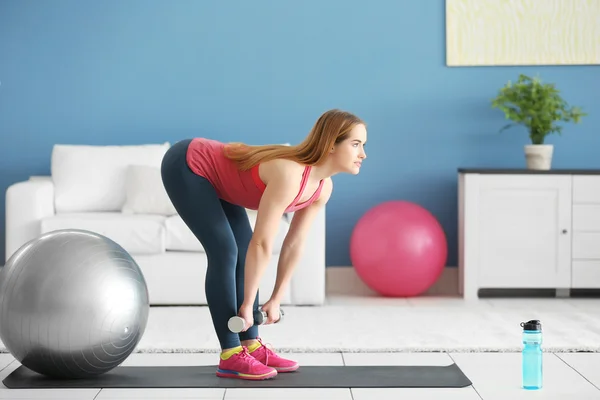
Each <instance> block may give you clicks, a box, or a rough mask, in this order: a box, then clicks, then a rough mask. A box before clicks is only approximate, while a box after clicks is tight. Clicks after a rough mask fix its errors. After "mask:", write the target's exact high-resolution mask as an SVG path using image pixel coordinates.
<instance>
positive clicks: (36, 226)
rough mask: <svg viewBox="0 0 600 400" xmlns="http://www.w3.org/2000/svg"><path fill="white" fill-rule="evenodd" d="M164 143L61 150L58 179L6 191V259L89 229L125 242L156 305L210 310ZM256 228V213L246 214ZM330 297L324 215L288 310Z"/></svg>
mask: <svg viewBox="0 0 600 400" xmlns="http://www.w3.org/2000/svg"><path fill="white" fill-rule="evenodd" d="M169 146H170V145H169V143H165V144H162V145H152V144H150V145H131V146H86V145H55V146H54V148H53V150H52V157H51V175H50V176H46V177H30V178H29V179H28V180H26V181H22V182H17V183H15V184H13V185H11V186H10V187H9V188H8V189H7V191H6V259H8V258H9V257H10V256H11V255H12V254H13V253H14V252H15V251H16V250H17V249H18V248H19V247H20V246H22V245H23V244H24V243H26V242H27V241H29V240H31V239H33V238H35V237H37V236H38V235H40V234H43V233H46V232H50V231H54V230H58V229H65V228H78V229H86V230H90V231H93V232H97V233H99V234H102V235H105V236H107V237H108V238H110V239H112V240H114V241H115V242H117V243H119V244H120V245H121V246H122V247H123V248H124V249H125V250H127V251H128V252H129V253H130V254H131V256H132V257H133V258H134V259H135V260H136V262H137V263H138V265H139V266H140V268H141V270H142V272H143V274H144V277H145V279H146V282H147V284H148V290H149V293H150V303H151V305H205V304H206V297H205V292H204V278H205V274H206V266H207V259H206V254H205V253H204V249H203V248H202V246H201V244H200V243H199V241H198V240H197V239H196V238H195V237H194V236H193V234H192V233H191V231H190V230H189V229H188V228H187V226H186V225H185V224H184V223H183V221H182V220H181V218H180V217H179V216H178V215H177V214H176V213H175V210H174V209H173V207H172V204H171V202H170V200H169V199H168V197H167V195H166V192H165V191H164V187H163V185H162V182H161V179H160V162H161V160H162V157H163V155H164V153H165V152H166V150H167V149H168V148H169ZM247 212H248V215H249V218H250V222H251V225H252V226H253V227H254V222H255V219H256V212H255V211H252V210H247ZM292 217H293V215H291V214H286V215H284V216H283V218H282V220H281V225H280V230H279V235H278V237H277V239H276V243H275V246H274V250H273V256H272V257H271V262H270V264H269V266H268V269H267V271H266V272H265V275H264V277H263V280H262V283H261V285H260V288H259V293H260V297H259V299H260V302H261V303H264V302H265V301H266V300H267V299H268V298H269V296H270V295H271V293H272V290H273V287H274V284H275V278H276V272H277V262H278V255H279V252H280V249H281V245H282V242H283V239H284V237H285V234H286V233H287V231H288V229H289V223H290V221H291V218H292ZM324 299H325V211H323V212H322V213H320V215H319V216H318V217H317V219H316V221H315V223H314V225H313V227H312V230H311V232H310V233H309V235H308V242H307V244H306V248H305V252H304V256H303V257H302V259H301V260H300V263H299V265H298V266H297V268H296V270H295V273H294V276H293V278H292V281H291V283H290V286H289V287H288V290H287V291H286V294H285V297H284V298H283V300H282V304H285V305H320V304H323V302H324Z"/></svg>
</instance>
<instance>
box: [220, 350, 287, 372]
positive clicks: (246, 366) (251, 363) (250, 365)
mask: <svg viewBox="0 0 600 400" xmlns="http://www.w3.org/2000/svg"><path fill="white" fill-rule="evenodd" d="M219 360H220V361H219V367H218V369H217V376H218V377H220V378H237V379H249V380H263V379H270V378H273V377H275V376H276V375H277V370H275V369H274V368H271V367H268V366H266V365H264V364H262V363H261V362H259V361H258V360H256V359H255V358H254V357H252V356H250V354H249V353H248V349H247V348H246V347H243V350H242V351H240V352H239V353H237V354H234V355H232V356H231V357H229V358H228V359H227V360H223V359H222V358H220V357H219Z"/></svg>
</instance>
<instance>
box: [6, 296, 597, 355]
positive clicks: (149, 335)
mask: <svg viewBox="0 0 600 400" xmlns="http://www.w3.org/2000/svg"><path fill="white" fill-rule="evenodd" d="M365 303H366V304H343V305H326V306H321V307H289V306H288V307H282V308H284V309H285V313H286V317H285V320H284V321H283V322H282V323H280V324H275V325H269V326H263V327H260V328H259V332H260V335H261V336H262V338H263V339H264V341H265V342H267V343H270V344H271V345H272V346H273V347H274V348H275V349H276V350H278V351H280V352H309V353H314V352H514V351H521V348H522V347H521V346H522V345H521V334H522V328H521V327H520V325H519V324H520V323H521V322H522V321H527V320H529V319H539V320H541V321H542V324H543V340H544V343H543V348H544V350H545V351H549V352H575V351H591V352H600V317H599V316H598V313H597V312H596V311H595V310H597V309H598V308H597V307H596V306H589V305H588V306H586V307H575V306H572V305H570V304H568V303H566V302H564V301H555V300H553V299H550V300H548V301H545V302H544V301H541V302H540V301H534V302H528V301H527V300H524V301H520V300H518V299H517V300H510V301H508V302H506V303H502V302H501V303H491V302H481V303H479V304H478V305H475V306H468V305H465V304H464V303H462V302H460V301H449V302H444V301H441V302H440V303H439V304H435V303H434V304H424V305H423V306H418V305H417V306H414V304H413V305H396V304H393V303H385V302H381V303H373V302H368V301H365ZM498 304H499V305H498ZM565 304H566V305H565ZM599 304H600V303H598V302H596V303H595V305H599ZM0 351H3V352H6V348H5V347H4V346H3V345H2V343H0ZM218 351H219V345H218V342H217V339H216V335H215V333H214V330H213V327H212V323H211V320H210V315H209V311H208V308H207V307H152V308H151V312H150V317H149V320H148V325H147V328H146V331H145V333H144V336H143V337H142V340H141V341H140V343H139V345H138V347H137V348H136V350H135V352H139V353H206V352H218Z"/></svg>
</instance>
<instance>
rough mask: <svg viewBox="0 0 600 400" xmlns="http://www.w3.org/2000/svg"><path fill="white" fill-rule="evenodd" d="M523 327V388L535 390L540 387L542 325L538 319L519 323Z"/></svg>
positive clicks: (541, 372) (541, 375)
mask: <svg viewBox="0 0 600 400" xmlns="http://www.w3.org/2000/svg"><path fill="white" fill-rule="evenodd" d="M521 326H522V327H523V353H522V360H523V361H522V362H523V365H522V369H523V388H524V389H528V390H537V389H541V388H542V381H543V379H542V378H543V362H542V355H543V351H542V325H541V323H540V321H538V320H531V321H528V322H523V323H521Z"/></svg>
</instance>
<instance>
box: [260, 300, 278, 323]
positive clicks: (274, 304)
mask: <svg viewBox="0 0 600 400" xmlns="http://www.w3.org/2000/svg"><path fill="white" fill-rule="evenodd" d="M261 308H262V310H263V311H264V312H266V313H267V322H265V325H268V324H273V323H275V322H277V321H278V320H279V318H280V311H279V302H278V301H277V300H274V299H272V298H271V299H269V301H267V302H266V303H265V304H263V306H262V307H261Z"/></svg>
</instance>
